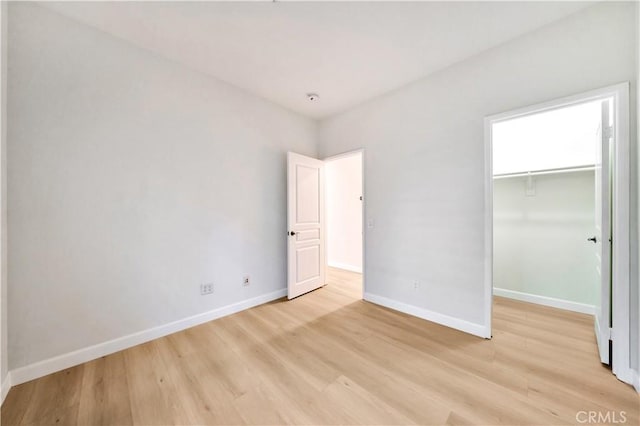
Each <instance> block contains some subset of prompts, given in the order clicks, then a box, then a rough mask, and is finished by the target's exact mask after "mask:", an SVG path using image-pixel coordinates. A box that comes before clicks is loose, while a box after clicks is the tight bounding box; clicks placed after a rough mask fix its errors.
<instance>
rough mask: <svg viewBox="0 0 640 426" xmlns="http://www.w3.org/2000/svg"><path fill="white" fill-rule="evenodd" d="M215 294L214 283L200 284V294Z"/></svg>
mask: <svg viewBox="0 0 640 426" xmlns="http://www.w3.org/2000/svg"><path fill="white" fill-rule="evenodd" d="M211 293H213V283H206V284H200V294H201V295H203V296H204V295H205V294H211Z"/></svg>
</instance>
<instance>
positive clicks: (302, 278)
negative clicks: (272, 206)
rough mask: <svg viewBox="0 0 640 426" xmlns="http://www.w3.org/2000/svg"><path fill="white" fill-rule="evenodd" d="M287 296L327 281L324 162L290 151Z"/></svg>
mask: <svg viewBox="0 0 640 426" xmlns="http://www.w3.org/2000/svg"><path fill="white" fill-rule="evenodd" d="M287 223H288V231H287V239H288V243H287V252H288V263H289V267H288V279H287V281H288V298H289V299H293V298H294V297H298V296H300V295H301V294H304V293H307V292H309V291H311V290H315V289H317V288H318V287H322V286H323V285H324V284H325V225H324V162H323V161H320V160H317V159H315V158H310V157H305V156H304V155H300V154H295V153H293V152H289V153H288V154H287Z"/></svg>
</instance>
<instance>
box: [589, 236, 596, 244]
mask: <svg viewBox="0 0 640 426" xmlns="http://www.w3.org/2000/svg"><path fill="white" fill-rule="evenodd" d="M587 241H591V242H593V243H594V244H595V243H597V242H598V239H597V238H596V237H591V238H587Z"/></svg>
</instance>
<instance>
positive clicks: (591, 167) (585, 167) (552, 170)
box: [493, 165, 596, 179]
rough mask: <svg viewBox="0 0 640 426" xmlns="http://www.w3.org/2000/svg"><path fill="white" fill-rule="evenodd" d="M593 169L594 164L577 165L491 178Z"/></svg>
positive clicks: (505, 174) (594, 167)
mask: <svg viewBox="0 0 640 426" xmlns="http://www.w3.org/2000/svg"><path fill="white" fill-rule="evenodd" d="M595 169H596V166H594V165H589V166H577V167H560V168H557V169H547V170H537V171H534V172H518V173H503V174H499V175H493V178H494V179H504V178H510V177H522V176H524V177H526V176H538V175H549V174H553V173H570V172H584V171H588V170H595Z"/></svg>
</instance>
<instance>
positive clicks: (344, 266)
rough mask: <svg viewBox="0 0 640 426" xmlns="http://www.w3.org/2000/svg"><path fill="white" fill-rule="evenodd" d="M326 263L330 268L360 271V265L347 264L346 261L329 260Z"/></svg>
mask: <svg viewBox="0 0 640 426" xmlns="http://www.w3.org/2000/svg"><path fill="white" fill-rule="evenodd" d="M328 265H329V266H330V267H332V268H338V269H344V270H345V271H351V272H357V273H359V274H361V273H362V267H358V266H354V265H349V264H347V263H338V262H329V263H328Z"/></svg>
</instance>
